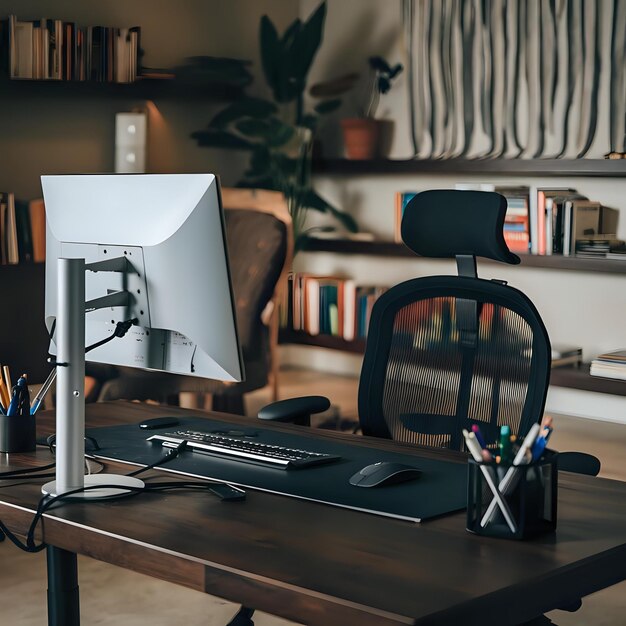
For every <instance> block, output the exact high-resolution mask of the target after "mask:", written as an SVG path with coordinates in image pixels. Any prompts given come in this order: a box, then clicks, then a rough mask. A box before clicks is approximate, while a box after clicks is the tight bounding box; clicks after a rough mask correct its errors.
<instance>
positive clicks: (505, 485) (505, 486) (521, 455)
mask: <svg viewBox="0 0 626 626" xmlns="http://www.w3.org/2000/svg"><path fill="white" fill-rule="evenodd" d="M540 429H541V426H540V425H539V424H533V425H532V426H531V427H530V430H529V431H528V434H527V435H526V437H524V441H523V442H522V445H521V446H520V448H519V450H518V451H517V454H516V455H515V458H514V459H513V466H512V467H509V469H508V470H507V472H506V474H505V475H504V478H503V479H502V481H501V482H500V485H499V486H498V489H499V490H500V492H502V493H504V494H507V493H509V492H510V491H511V489H512V488H513V487H514V486H515V481H514V478H515V476H516V475H517V477H518V478H519V473H518V472H516V470H515V466H516V465H526V464H528V463H529V461H530V459H529V457H528V454H527V453H528V451H529V450H530V449H531V447H532V446H533V444H534V443H535V440H536V439H537V435H538V434H539V430H540ZM495 510H496V505H495V503H494V502H492V503H491V504H490V505H489V507H487V510H486V511H485V514H484V515H483V519H482V520H481V522H480V525H481V526H482V527H483V528H484V527H485V526H486V525H487V524H488V523H489V522H490V521H491V518H492V517H493V514H494V513H495Z"/></svg>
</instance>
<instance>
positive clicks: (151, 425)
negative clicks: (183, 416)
mask: <svg viewBox="0 0 626 626" xmlns="http://www.w3.org/2000/svg"><path fill="white" fill-rule="evenodd" d="M178 424H180V420H179V419H178V418H177V417H153V418H151V419H148V420H144V421H143V422H141V423H140V424H139V428H143V429H144V430H155V429H157V428H167V427H168V426H177V425H178Z"/></svg>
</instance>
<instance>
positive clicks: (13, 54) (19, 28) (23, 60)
mask: <svg viewBox="0 0 626 626" xmlns="http://www.w3.org/2000/svg"><path fill="white" fill-rule="evenodd" d="M11 18H13V19H11ZM9 29H10V31H9V37H10V41H11V49H10V53H9V54H10V57H9V58H10V60H9V64H10V67H11V78H33V23H32V22H20V21H18V20H17V18H16V17H15V16H14V15H11V16H10V17H9Z"/></svg>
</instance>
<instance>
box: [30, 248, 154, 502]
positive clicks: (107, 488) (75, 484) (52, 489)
mask: <svg viewBox="0 0 626 626" xmlns="http://www.w3.org/2000/svg"><path fill="white" fill-rule="evenodd" d="M57 263H58V281H59V282H58V291H57V325H56V332H57V342H56V343H57V355H56V361H57V362H56V367H57V368H58V369H57V400H56V480H54V481H52V482H49V483H46V484H45V485H44V486H43V487H42V489H41V490H42V492H43V493H44V494H45V495H48V496H60V495H63V494H66V493H68V494H69V492H72V491H76V490H79V491H77V493H75V494H71V495H68V497H72V498H73V497H76V498H78V499H81V500H85V499H98V498H110V497H111V496H122V495H132V494H133V493H136V491H137V489H142V488H143V487H144V483H143V481H142V480H140V479H138V478H134V477H131V476H123V475H120V474H97V475H89V476H85V465H84V456H85V398H84V394H85V259H59V260H58V261H57ZM99 485H102V487H101V488H98V486H99ZM85 488H87V490H86V491H83V489H85Z"/></svg>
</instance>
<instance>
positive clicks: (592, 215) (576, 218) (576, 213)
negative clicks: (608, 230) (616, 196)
mask: <svg viewBox="0 0 626 626" xmlns="http://www.w3.org/2000/svg"><path fill="white" fill-rule="evenodd" d="M600 206H601V205H600V203H599V202H592V201H590V200H574V202H573V204H572V229H571V238H572V243H571V245H572V247H573V249H574V250H575V249H576V241H577V240H579V239H590V236H592V235H597V234H599V232H600Z"/></svg>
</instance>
